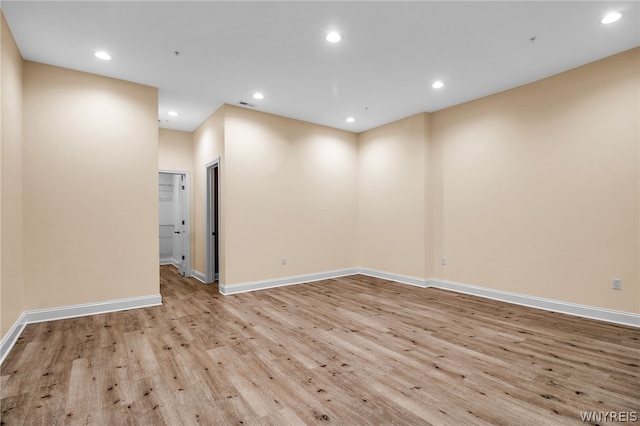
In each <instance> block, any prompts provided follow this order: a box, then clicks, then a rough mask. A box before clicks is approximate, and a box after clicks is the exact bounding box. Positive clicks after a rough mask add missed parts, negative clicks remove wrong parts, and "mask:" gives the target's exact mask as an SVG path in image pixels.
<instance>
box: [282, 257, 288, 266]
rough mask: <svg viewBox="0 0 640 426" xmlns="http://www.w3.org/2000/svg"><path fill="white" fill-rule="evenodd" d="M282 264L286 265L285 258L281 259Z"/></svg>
mask: <svg viewBox="0 0 640 426" xmlns="http://www.w3.org/2000/svg"><path fill="white" fill-rule="evenodd" d="M282 264H283V265H286V264H287V258H286V257H283V258H282Z"/></svg>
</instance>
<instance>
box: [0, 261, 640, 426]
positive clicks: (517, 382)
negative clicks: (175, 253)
mask: <svg viewBox="0 0 640 426" xmlns="http://www.w3.org/2000/svg"><path fill="white" fill-rule="evenodd" d="M161 292H162V296H163V301H164V305H163V306H161V307H154V308H146V309H137V310H131V311H126V312H118V313H112V314H104V315H96V316H91V317H84V318H75V319H68V320H60V321H53V322H46V323H40V324H31V325H28V326H27V327H26V329H25V330H24V333H23V334H22V336H21V337H20V339H19V341H18V343H17V344H16V346H15V347H14V348H13V350H12V352H11V353H10V354H9V356H8V358H7V359H6V361H5V362H4V364H3V365H2V368H1V375H2V382H1V384H2V389H1V391H0V395H1V402H2V406H1V413H2V414H1V416H2V417H1V420H2V424H7V425H21V424H24V425H57V424H82V425H84V424H90V425H124V424H136V425H162V424H166V425H180V424H185V425H191V424H210V425H213V424H215V425H232V424H236V425H240V424H243V425H263V424H273V425H294V424H343V425H359V424H380V425H388V424H406V425H428V424H434V425H482V424H492V425H497V424H504V425H547V424H548V425H562V424H576V425H577V424H585V423H583V422H582V421H581V417H580V412H581V411H598V412H611V411H614V412H629V411H635V412H638V411H640V385H639V384H640V359H639V358H640V330H638V329H634V328H631V327H623V326H616V325H612V324H607V323H602V322H598V321H592V320H587V319H580V318H574V317H570V316H565V315H561V314H556V313H550V312H544V311H538V310H535V309H529V308H524V307H519V306H515V305H509V304H505V303H501V302H496V301H491V300H487V299H479V298H476V297H472V296H467V295H462V294H456V293H452V292H447V291H443V290H438V289H420V288H416V287H411V286H405V285H401V284H396V283H392V282H388V281H383V280H379V279H374V278H370V277H364V276H353V277H346V278H340V279H334V280H326V281H320V282H315V283H311V284H304V285H297V286H290V287H282V288H277V289H271V290H264V291H258V292H253V293H246V294H239V295H235V296H226V297H225V296H221V295H220V294H218V292H217V288H216V287H215V286H205V285H203V284H201V283H199V282H197V281H196V280H194V279H185V278H181V277H179V276H178V274H177V273H176V270H175V269H174V268H173V267H169V266H168V267H162V268H161Z"/></svg>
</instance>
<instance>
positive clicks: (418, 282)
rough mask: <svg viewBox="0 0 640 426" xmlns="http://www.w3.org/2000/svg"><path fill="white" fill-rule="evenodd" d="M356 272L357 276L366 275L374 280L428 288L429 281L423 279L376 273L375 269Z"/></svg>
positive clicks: (382, 272) (360, 269) (381, 272)
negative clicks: (379, 279) (378, 279)
mask: <svg viewBox="0 0 640 426" xmlns="http://www.w3.org/2000/svg"><path fill="white" fill-rule="evenodd" d="M357 270H358V272H357V273H358V274H362V275H367V276H370V277H375V278H382V279H383V280H388V281H395V282H397V283H401V284H409V285H413V286H416V287H422V288H426V287H428V286H429V280H427V279H424V278H416V277H410V276H408V275H400V274H394V273H392V272H384V271H377V270H375V269H368V268H357Z"/></svg>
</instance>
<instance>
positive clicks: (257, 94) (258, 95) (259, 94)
mask: <svg viewBox="0 0 640 426" xmlns="http://www.w3.org/2000/svg"><path fill="white" fill-rule="evenodd" d="M253 99H264V95H263V94H262V93H260V92H256V93H254V94H253Z"/></svg>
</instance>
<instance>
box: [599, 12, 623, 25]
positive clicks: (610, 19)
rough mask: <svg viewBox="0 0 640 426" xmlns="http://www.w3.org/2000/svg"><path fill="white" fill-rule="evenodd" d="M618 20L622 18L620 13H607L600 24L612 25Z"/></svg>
mask: <svg viewBox="0 0 640 426" xmlns="http://www.w3.org/2000/svg"><path fill="white" fill-rule="evenodd" d="M620 18H622V13H620V12H611V13H607V14H606V15H605V16H604V18H602V20H601V21H600V22H602V23H603V24H613V23H614V22H617V21H619V20H620Z"/></svg>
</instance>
